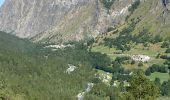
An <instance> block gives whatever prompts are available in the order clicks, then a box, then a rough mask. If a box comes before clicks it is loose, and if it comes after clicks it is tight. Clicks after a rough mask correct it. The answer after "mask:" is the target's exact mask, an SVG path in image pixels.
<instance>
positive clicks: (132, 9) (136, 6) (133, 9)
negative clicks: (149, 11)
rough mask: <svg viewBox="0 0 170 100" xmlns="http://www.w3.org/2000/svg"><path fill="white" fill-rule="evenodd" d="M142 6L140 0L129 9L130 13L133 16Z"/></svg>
mask: <svg viewBox="0 0 170 100" xmlns="http://www.w3.org/2000/svg"><path fill="white" fill-rule="evenodd" d="M139 5H140V0H137V1H135V2H134V3H133V4H132V6H131V7H130V8H129V9H128V10H129V12H130V13H131V14H132V13H133V12H134V11H135V10H136V9H137V8H138V6H139Z"/></svg>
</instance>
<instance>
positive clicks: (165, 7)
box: [128, 0, 170, 37]
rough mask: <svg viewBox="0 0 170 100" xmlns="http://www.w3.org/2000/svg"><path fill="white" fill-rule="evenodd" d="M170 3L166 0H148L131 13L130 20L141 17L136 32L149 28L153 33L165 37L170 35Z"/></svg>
mask: <svg viewBox="0 0 170 100" xmlns="http://www.w3.org/2000/svg"><path fill="white" fill-rule="evenodd" d="M169 10H170V3H169V2H166V4H164V0H146V1H145V2H144V3H141V4H140V5H139V7H138V8H137V9H136V10H135V11H134V12H133V14H131V16H130V18H129V20H128V22H130V21H131V20H133V19H136V18H138V19H140V21H139V23H137V24H136V28H135V30H134V33H137V32H139V31H142V30H143V29H148V30H149V32H150V33H152V34H159V35H161V36H163V37H167V36H168V37H169V36H170V29H169V26H170V12H169Z"/></svg>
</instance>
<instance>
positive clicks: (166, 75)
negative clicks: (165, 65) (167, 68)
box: [147, 72, 170, 83]
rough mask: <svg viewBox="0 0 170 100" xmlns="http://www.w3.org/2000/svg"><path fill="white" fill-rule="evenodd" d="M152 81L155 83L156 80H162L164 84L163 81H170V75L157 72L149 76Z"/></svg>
mask: <svg viewBox="0 0 170 100" xmlns="http://www.w3.org/2000/svg"><path fill="white" fill-rule="evenodd" d="M147 77H148V78H149V79H150V80H151V81H154V80H155V78H160V80H161V83H163V81H167V80H169V79H170V75H169V74H168V73H159V72H155V73H152V74H151V75H150V76H147Z"/></svg>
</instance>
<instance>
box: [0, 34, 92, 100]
mask: <svg viewBox="0 0 170 100" xmlns="http://www.w3.org/2000/svg"><path fill="white" fill-rule="evenodd" d="M77 53H79V54H78V55H77ZM82 56H83V57H84V58H82ZM68 64H71V65H75V66H76V67H77V69H76V70H75V71H74V72H72V73H70V74H67V73H66V70H67V68H69V65H68ZM91 65H92V64H91V61H90V60H89V55H88V52H87V51H86V50H83V49H78V48H75V49H74V48H68V49H64V50H57V51H55V52H54V51H51V49H45V48H43V46H40V45H39V46H38V45H37V44H33V43H31V42H29V41H26V40H23V39H19V38H17V37H15V36H11V35H9V34H6V33H4V32H0V78H1V80H0V83H1V85H0V98H2V99H5V100H6V99H10V100H11V99H12V100H35V99H37V100H68V99H69V100H75V99H76V98H77V97H76V96H77V94H78V93H79V92H80V91H83V90H84V89H85V88H86V86H87V83H88V82H91V80H92V79H93V75H94V72H93V70H91V68H92V66H91Z"/></svg>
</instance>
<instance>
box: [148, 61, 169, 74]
mask: <svg viewBox="0 0 170 100" xmlns="http://www.w3.org/2000/svg"><path fill="white" fill-rule="evenodd" d="M154 72H160V73H167V72H168V70H167V68H166V67H165V66H160V65H157V64H153V65H152V66H150V67H149V68H148V69H147V70H146V71H145V75H147V76H149V75H150V74H151V73H154Z"/></svg>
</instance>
